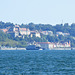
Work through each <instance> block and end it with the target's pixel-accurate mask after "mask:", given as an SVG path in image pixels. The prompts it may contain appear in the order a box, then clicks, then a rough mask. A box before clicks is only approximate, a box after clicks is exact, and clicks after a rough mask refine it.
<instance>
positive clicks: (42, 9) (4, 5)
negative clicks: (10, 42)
mask: <svg viewBox="0 0 75 75" xmlns="http://www.w3.org/2000/svg"><path fill="white" fill-rule="evenodd" d="M0 21H3V22H12V23H14V24H15V23H17V24H22V23H24V24H28V23H30V22H33V23H35V24H39V23H43V24H53V25H55V24H60V23H62V21H63V23H69V24H71V23H73V22H75V0H0Z"/></svg>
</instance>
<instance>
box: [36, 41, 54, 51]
mask: <svg viewBox="0 0 75 75" xmlns="http://www.w3.org/2000/svg"><path fill="white" fill-rule="evenodd" d="M37 43H38V44H40V46H41V48H43V49H46V50H50V49H52V48H53V47H54V44H53V43H51V42H37Z"/></svg>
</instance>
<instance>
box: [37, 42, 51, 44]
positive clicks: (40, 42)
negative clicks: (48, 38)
mask: <svg viewBox="0 0 75 75" xmlns="http://www.w3.org/2000/svg"><path fill="white" fill-rule="evenodd" d="M37 43H38V44H51V42H37Z"/></svg>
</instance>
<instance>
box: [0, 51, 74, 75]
mask: <svg viewBox="0 0 75 75" xmlns="http://www.w3.org/2000/svg"><path fill="white" fill-rule="evenodd" d="M0 75H75V51H74V50H73V51H72V50H66V51H64V50H63V51H50V50H42V51H21V50H19V51H18V50H16V51H14V50H13V51H7V50H4V51H2V50H0Z"/></svg>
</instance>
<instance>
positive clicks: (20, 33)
mask: <svg viewBox="0 0 75 75" xmlns="http://www.w3.org/2000/svg"><path fill="white" fill-rule="evenodd" d="M0 30H1V31H3V32H4V33H6V34H10V35H11V36H12V37H19V38H23V39H24V38H25V36H28V37H38V38H41V34H42V35H50V36H54V35H56V36H57V37H58V36H59V35H62V36H69V35H70V34H69V33H63V32H56V34H54V33H53V32H52V31H40V30H39V31H38V30H34V31H31V30H30V29H28V28H21V27H20V26H19V25H15V26H14V27H12V28H11V27H6V28H4V29H0ZM28 44H30V42H29V43H28ZM36 44H39V45H40V46H41V47H42V48H44V49H54V48H70V47H71V44H70V41H68V42H67V41H66V42H62V43H60V42H57V43H56V42H49V41H48V42H36Z"/></svg>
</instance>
